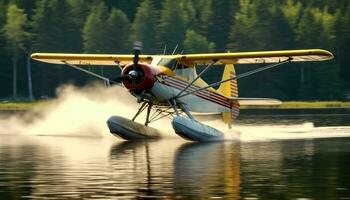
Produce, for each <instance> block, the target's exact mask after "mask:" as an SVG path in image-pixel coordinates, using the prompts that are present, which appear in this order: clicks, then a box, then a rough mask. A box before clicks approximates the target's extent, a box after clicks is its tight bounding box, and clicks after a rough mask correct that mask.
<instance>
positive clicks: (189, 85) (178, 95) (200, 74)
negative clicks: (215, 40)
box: [175, 60, 217, 98]
mask: <svg viewBox="0 0 350 200" xmlns="http://www.w3.org/2000/svg"><path fill="white" fill-rule="evenodd" d="M216 62H217V60H214V61H213V62H211V63H210V64H209V65H208V66H207V67H206V68H205V69H204V70H203V71H201V73H199V75H197V77H196V78H195V79H193V80H192V81H191V83H189V84H188V85H187V86H186V87H185V88H184V89H182V90H181V91H180V92H179V94H177V95H176V97H175V98H178V97H180V95H181V94H182V93H183V92H185V91H186V90H187V89H188V88H189V87H191V85H193V83H194V82H196V80H198V79H199V78H200V77H201V76H202V75H203V74H204V73H205V72H207V71H208V69H209V68H210V67H212V66H213V65H214V64H215V63H216Z"/></svg>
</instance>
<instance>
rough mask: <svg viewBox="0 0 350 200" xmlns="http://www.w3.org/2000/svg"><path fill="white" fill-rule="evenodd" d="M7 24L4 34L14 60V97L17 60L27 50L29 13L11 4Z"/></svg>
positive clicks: (8, 9) (14, 92)
mask: <svg viewBox="0 0 350 200" xmlns="http://www.w3.org/2000/svg"><path fill="white" fill-rule="evenodd" d="M6 18H7V20H6V24H5V26H4V29H3V31H4V34H5V38H6V44H7V48H8V50H9V52H11V56H12V62H13V98H16V97H17V60H18V58H19V57H20V56H21V52H23V51H24V50H25V42H26V40H27V39H28V37H29V33H28V32H26V30H25V26H26V24H27V21H28V19H27V15H26V14H25V13H24V10H23V9H20V8H18V7H17V6H16V5H14V4H12V5H9V6H8V8H7V15H6Z"/></svg>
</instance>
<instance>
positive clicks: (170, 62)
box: [158, 58, 176, 70]
mask: <svg viewBox="0 0 350 200" xmlns="http://www.w3.org/2000/svg"><path fill="white" fill-rule="evenodd" d="M158 65H160V66H165V67H168V68H169V69H172V70H173V69H175V67H176V60H175V59H168V58H162V59H161V60H160V61H159V63H158Z"/></svg>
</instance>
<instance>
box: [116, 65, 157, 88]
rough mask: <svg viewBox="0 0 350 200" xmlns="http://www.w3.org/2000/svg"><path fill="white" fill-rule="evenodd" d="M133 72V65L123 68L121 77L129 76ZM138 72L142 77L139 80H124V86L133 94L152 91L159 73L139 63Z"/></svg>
mask: <svg viewBox="0 0 350 200" xmlns="http://www.w3.org/2000/svg"><path fill="white" fill-rule="evenodd" d="M131 70H133V63H130V64H128V65H127V66H125V67H124V68H123V70H122V73H121V76H128V74H129V72H130V71H131ZM137 71H138V73H140V77H139V78H138V79H137V80H131V79H130V80H123V81H122V82H123V85H124V86H125V87H126V88H127V89H129V90H130V91H133V92H142V91H144V90H150V89H151V88H152V87H153V85H154V83H155V82H156V77H155V76H156V75H157V74H158V71H157V70H156V69H154V68H152V67H151V66H150V65H149V64H146V63H139V64H138V67H137Z"/></svg>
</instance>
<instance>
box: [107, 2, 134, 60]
mask: <svg viewBox="0 0 350 200" xmlns="http://www.w3.org/2000/svg"><path fill="white" fill-rule="evenodd" d="M129 32H130V30H129V20H128V18H127V16H126V14H125V13H124V12H123V11H121V10H117V9H115V8H113V9H112V11H111V13H110V15H109V17H108V19H107V22H106V37H105V39H104V40H105V44H104V45H105V47H106V48H105V49H106V53H126V52H129V51H130V47H131V44H130V43H129V42H128V39H129V38H128V37H129Z"/></svg>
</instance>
